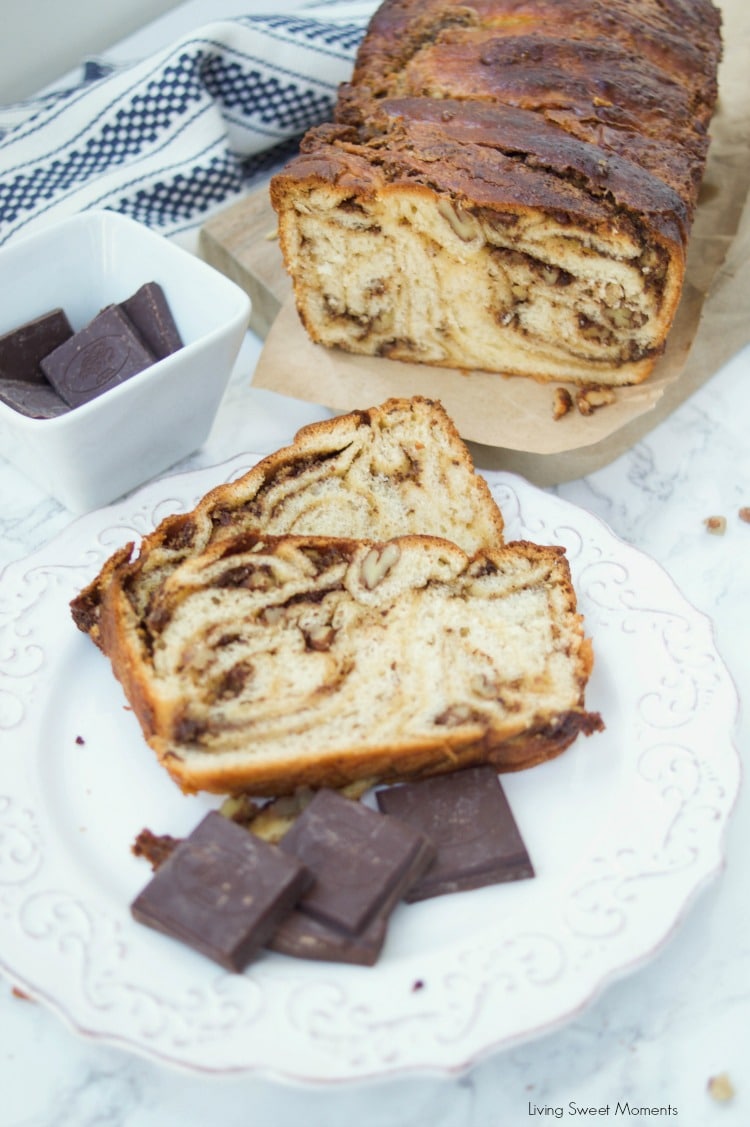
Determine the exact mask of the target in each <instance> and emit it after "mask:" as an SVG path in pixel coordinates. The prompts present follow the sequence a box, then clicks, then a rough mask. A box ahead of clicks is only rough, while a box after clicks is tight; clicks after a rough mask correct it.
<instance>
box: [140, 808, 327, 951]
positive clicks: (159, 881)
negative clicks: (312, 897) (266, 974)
mask: <svg viewBox="0 0 750 1127" xmlns="http://www.w3.org/2000/svg"><path fill="white" fill-rule="evenodd" d="M308 883H309V874H308V873H307V872H306V870H305V868H304V866H303V865H302V864H301V863H300V862H299V861H298V860H297V859H296V858H295V857H292V856H290V855H289V854H288V853H284V852H282V850H281V849H279V848H278V847H277V846H274V845H269V844H268V843H267V842H265V841H262V840H261V839H260V838H258V837H256V836H255V835H254V834H252V833H250V832H249V830H246V829H244V828H243V827H242V826H238V825H237V824H236V823H235V822H231V821H230V820H229V819H228V818H224V817H223V816H222V815H221V814H218V813H216V812H213V811H212V812H211V813H210V814H207V815H206V817H205V818H204V819H203V821H202V822H200V823H199V825H198V826H196V828H195V829H194V830H193V832H192V833H191V834H190V835H189V836H188V837H186V838H185V839H184V840H182V841H181V842H180V843H179V844H178V845H177V846H176V847H175V848H174V850H173V851H172V852H171V854H170V856H169V857H168V858H167V860H166V861H164V863H163V864H161V865H160V866H159V868H158V869H157V871H156V873H155V874H154V876H153V877H152V878H151V881H150V882H149V883H148V884H147V885H146V887H145V888H144V889H143V890H142V892H141V893H140V894H139V895H138V896H137V897H136V899H135V900H134V901H133V904H132V905H131V911H132V914H133V916H134V918H135V919H136V920H138V921H139V923H143V924H147V925H148V926H149V927H153V928H155V929H156V930H157V931H161V932H163V933H165V934H166V935H170V936H172V937H173V938H175V939H179V940H181V941H182V942H183V943H185V944H187V945H188V946H190V947H193V948H194V949H195V950H196V951H200V952H201V953H202V954H204V955H207V956H208V957H209V958H211V959H213V960H214V961H215V962H217V963H219V964H220V965H221V966H223V967H226V969H227V970H231V971H240V970H242V969H243V968H244V967H245V966H246V965H247V963H248V962H249V961H250V959H251V958H252V957H253V956H254V955H255V954H256V953H257V952H258V951H259V949H260V948H261V947H262V946H263V945H264V944H265V942H266V941H267V940H268V939H269V938H270V936H271V935H272V934H273V932H274V931H275V930H276V928H277V927H278V926H279V924H280V923H281V921H282V920H283V919H284V917H285V916H286V915H287V914H288V913H289V912H290V911H291V910H292V908H293V907H294V905H295V904H296V902H297V901H298V900H299V898H300V896H301V894H302V892H303V890H304V889H305V888H306V887H307V885H308Z"/></svg>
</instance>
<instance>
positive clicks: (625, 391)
mask: <svg viewBox="0 0 750 1127" xmlns="http://www.w3.org/2000/svg"><path fill="white" fill-rule="evenodd" d="M718 6H719V7H720V8H721V10H722V16H723V38H724V57H723V59H722V63H721V68H720V72H719V104H718V107H717V111H716V114H715V116H714V119H713V122H712V125H711V138H712V141H711V148H710V151H709V159H708V164H707V168H706V175H705V178H704V183H703V188H702V191H701V198H700V202H699V206H698V209H697V212H696V217H695V222H694V225H693V231H692V235H691V241H690V247H689V251H688V264H687V274H686V282H685V287H684V290H683V294H682V300H681V302H680V306H679V309H678V311H677V316H676V318H675V322H674V325H673V327H672V331H671V333H670V337H669V342H668V345H667V349H666V352H665V354H664V356H663V357H661V359H660V360H659V363H658V364H657V367H656V369H655V370H654V372H653V374H652V375H651V376H650V377H649V379H648V380H646V381H645V382H644V383H643V384H640V385H638V386H635V387H630V388H620V389H617V390H616V401H615V402H614V403H613V404H609V405H607V406H606V407H602V408H600V409H599V410H597V411H595V412H594V414H593V415H589V416H583V415H581V414H580V413H579V412H578V411H577V410H573V411H571V412H569V414H567V415H565V416H564V417H563V418H562V419H559V420H555V419H554V418H553V415H552V403H553V397H554V394H555V387H556V386H559V385H557V384H542V383H537V382H536V381H534V380H530V379H524V378H520V377H505V376H502V375H497V374H495V373H488V372H459V371H456V370H453V369H446V368H437V367H431V366H428V365H421V364H407V363H401V362H398V361H392V360H383V359H378V358H373V357H364V356H353V355H349V354H348V353H344V352H341V351H339V350H337V349H327V348H324V347H322V346H320V345H315V344H313V343H312V342H311V341H310V339H309V338H308V336H307V334H306V333H305V331H304V329H303V328H302V326H301V324H300V322H299V319H298V317H297V313H296V310H295V308H294V303H293V301H292V299H291V298H289V299H287V301H286V302H285V303H284V304H283V305H282V308H281V311H280V312H279V314H278V316H277V318H276V320H275V321H274V323H273V325H272V326H271V329H270V331H269V334H268V336H267V338H266V343H265V346H264V348H263V351H262V353H261V356H260V358H259V361H258V365H257V367H256V371H255V374H254V377H253V384H254V386H256V387H263V388H267V389H269V390H272V391H276V392H280V393H281V394H284V395H290V396H293V397H295V398H297V399H303V400H306V401H309V402H313V403H320V404H323V405H325V406H327V407H331V408H333V409H336V410H343V411H346V410H353V409H356V408H363V407H368V406H371V405H372V404H374V403H379V402H381V401H382V400H384V399H387V398H388V397H389V396H392V395H428V396H430V397H432V398H437V399H440V400H441V401H442V403H443V405H444V406H445V408H446V410H447V411H448V412H449V414H450V415H451V416H452V418H453V419H454V421H455V423H456V425H457V427H458V429H459V431H460V433H461V435H462V437H463V438H464V439H465V440H467V441H468V442H469V443H470V444H472V453H473V454H474V457H475V459H476V461H477V464H478V465H479V466H480V467H482V466H483V467H485V468H503V469H509V470H513V471H515V472H518V473H522V474H523V475H524V476H526V477H528V478H529V479H530V480H532V481H535V482H537V483H538V484H542V485H546V484H552V483H555V482H557V481H563V480H568V479H570V478H573V477H578V476H581V475H583V474H585V473H588V472H590V471H591V470H593V469H595V468H598V467H599V466H601V465H605V464H606V463H607V462H609V461H611V460H612V459H613V458H615V457H617V456H618V455H619V454H620V453H622V451H623V450H625V449H627V448H628V447H629V446H631V445H632V444H633V443H634V442H637V441H638V440H639V438H641V437H642V436H643V435H644V434H645V433H647V431H648V430H650V429H651V427H653V426H654V425H655V424H656V423H657V422H659V421H660V420H661V419H662V418H664V417H665V416H666V415H667V414H668V413H669V412H671V411H672V410H674V408H675V407H676V406H677V405H678V404H679V403H680V402H682V401H683V400H684V399H685V398H687V397H688V396H689V395H690V394H691V393H692V392H693V391H694V390H696V388H697V387H699V386H700V385H701V384H702V383H703V382H705V380H707V379H708V378H710V376H711V375H713V374H714V373H715V372H716V371H718V369H719V368H720V367H721V366H722V364H724V363H725V362H726V361H727V360H729V359H730V358H731V357H732V356H733V355H734V354H735V353H736V352H737V351H739V349H740V348H742V347H743V346H744V345H745V344H747V343H748V342H750V205H748V189H749V188H750V0H720V3H719V4H718Z"/></svg>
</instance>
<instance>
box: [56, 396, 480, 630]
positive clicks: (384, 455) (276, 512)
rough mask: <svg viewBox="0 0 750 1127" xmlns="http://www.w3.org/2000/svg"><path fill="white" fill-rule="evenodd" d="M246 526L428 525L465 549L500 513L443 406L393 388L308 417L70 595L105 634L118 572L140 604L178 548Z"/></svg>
mask: <svg viewBox="0 0 750 1127" xmlns="http://www.w3.org/2000/svg"><path fill="white" fill-rule="evenodd" d="M243 531H262V532H263V533H268V534H272V535H279V534H284V533H295V534H303V535H314V536H343V537H348V538H357V537H367V538H370V539H375V540H387V539H390V538H391V537H394V536H401V535H404V534H408V533H412V532H416V533H428V534H430V535H434V536H441V537H445V538H446V539H448V540H452V541H454V542H455V543H456V544H458V545H459V546H460V547H462V548H464V549H465V550H466V551H467V552H469V553H472V552H475V551H477V550H478V549H480V548H484V547H489V546H493V545H495V544H497V543H499V542H501V541H502V534H503V518H502V514H501V512H500V509H499V508H498V506H497V505H496V503H495V501H494V499H493V497H492V494H491V492H490V490H489V487H488V485H487V483H486V481H485V480H484V478H482V477H480V475H479V474H477V473H476V472H475V471H474V466H473V464H472V460H471V456H470V454H469V451H468V450H467V448H466V446H465V445H464V443H463V442H462V440H461V438H460V436H459V434H458V431H457V430H456V428H455V426H454V425H453V423H452V421H451V420H450V419H449V417H448V415H447V414H446V412H445V411H444V409H443V408H442V406H441V405H440V404H439V403H437V402H434V401H432V400H429V399H426V398H423V397H418V396H417V397H414V398H411V399H390V400H388V401H386V402H385V403H384V404H382V405H381V406H379V407H373V408H371V409H370V410H366V411H354V412H352V413H350V414H347V415H341V416H339V417H337V418H333V419H330V420H327V421H325V422H319V423H312V424H310V425H309V426H306V427H303V428H302V429H301V430H300V431H299V432H298V434H297V435H296V437H295V440H294V442H293V443H292V444H291V445H290V446H287V447H284V448H283V449H282V450H279V451H277V452H276V453H274V454H271V455H269V456H268V457H267V458H264V459H263V460H262V461H261V462H259V463H258V465H256V466H255V467H254V468H253V469H252V470H250V471H249V472H248V473H246V474H245V475H244V476H242V477H241V478H240V479H239V480H237V481H234V482H230V483H229V484H225V485H221V486H219V487H218V488H216V489H214V490H212V491H211V492H210V493H208V494H207V495H206V496H205V497H204V498H203V499H202V500H201V501H200V502H199V503H198V505H197V506H196V507H195V508H194V509H193V510H192V511H191V512H188V513H184V514H176V515H173V516H169V517H167V518H166V519H165V520H163V521H162V522H161V523H160V524H159V526H158V527H157V528H156V529H155V530H154V532H152V533H151V534H150V535H148V536H146V537H144V539H143V541H142V543H141V545H140V550H139V552H138V555H137V558H136V559H135V560H134V561H132V562H131V555H132V553H133V547H134V545H133V544H127V545H125V546H124V547H123V548H122V549H120V550H119V551H118V552H116V553H115V554H114V555H113V556H112V557H110V559H109V560H107V562H106V563H105V565H104V567H103V568H102V570H101V571H100V573H99V574H98V575H97V576H96V577H95V579H94V580H93V581H92V582H91V583H90V584H89V585H88V586H87V587H86V588H85V589H84V590H83V591H82V592H81V593H80V594H79V595H78V596H77V597H76V598H75V599H74V600H73V602H72V604H71V608H72V612H73V618H74V620H75V622H76V623H77V625H78V626H79V628H80V629H81V630H83V631H85V632H86V633H88V634H90V635H91V637H92V638H93V640H94V641H95V642H96V643H97V644H101V638H100V632H99V618H100V614H101V608H102V603H103V601H104V600H106V597H107V592H108V590H109V588H110V585H111V583H112V582H113V580H114V579H117V580H118V582H120V585H121V587H122V590H123V591H125V592H126V593H127V597H128V598H129V599H131V600H132V602H133V605H134V608H135V611H136V613H137V614H145V613H147V611H148V607H149V605H150V602H151V600H152V599H153V598H154V596H155V594H156V592H157V591H158V589H159V586H160V584H161V583H162V581H163V580H164V579H165V578H166V577H167V576H169V574H170V573H171V571H172V570H173V568H174V567H175V566H177V564H179V563H180V562H181V561H182V560H185V559H187V558H189V557H190V556H192V555H196V554H198V553H200V552H202V551H203V550H204V549H205V548H206V547H207V546H208V545H209V544H211V543H213V542H214V541H217V540H222V539H225V538H227V537H231V536H234V535H236V534H237V533H238V532H243Z"/></svg>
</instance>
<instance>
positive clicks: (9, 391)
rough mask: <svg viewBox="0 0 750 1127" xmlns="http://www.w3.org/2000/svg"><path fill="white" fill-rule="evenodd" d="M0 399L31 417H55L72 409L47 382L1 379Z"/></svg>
mask: <svg viewBox="0 0 750 1127" xmlns="http://www.w3.org/2000/svg"><path fill="white" fill-rule="evenodd" d="M0 401H1V402H3V403H7V404H8V406H9V407H12V408H13V410H14V411H18V412H19V414H21V415H27V416H28V417H29V418H30V419H55V418H57V416H58V415H65V414H67V412H68V411H69V410H70V407H69V406H68V404H67V403H66V402H65V401H64V400H63V399H61V398H60V396H59V395H58V394H57V392H56V391H55V390H54V388H52V387H50V385H49V384H48V383H47V382H46V380H45V382H44V383H26V382H25V381H23V380H2V379H0Z"/></svg>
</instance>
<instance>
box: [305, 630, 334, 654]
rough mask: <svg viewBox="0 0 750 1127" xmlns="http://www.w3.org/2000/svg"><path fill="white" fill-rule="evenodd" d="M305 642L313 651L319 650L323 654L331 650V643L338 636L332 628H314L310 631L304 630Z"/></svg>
mask: <svg viewBox="0 0 750 1127" xmlns="http://www.w3.org/2000/svg"><path fill="white" fill-rule="evenodd" d="M303 634H304V636H305V642H306V643H307V645H308V646H309V648H310V649H311V650H318V651H320V652H321V653H322V652H324V651H325V650H329V649H330V648H331V642H332V641H333V639H334V637H335V636H336V631H335V630H334V629H333V627H332V626H324V625H323V624H321V625H319V626H312V627H311V628H310V629H309V630H303Z"/></svg>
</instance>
